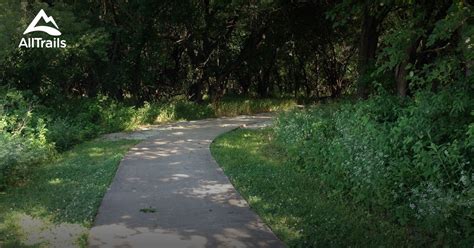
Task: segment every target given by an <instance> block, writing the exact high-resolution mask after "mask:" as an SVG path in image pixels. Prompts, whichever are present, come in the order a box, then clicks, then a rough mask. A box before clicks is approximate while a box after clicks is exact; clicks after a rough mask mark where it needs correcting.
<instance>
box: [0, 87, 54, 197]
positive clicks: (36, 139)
mask: <svg viewBox="0 0 474 248" xmlns="http://www.w3.org/2000/svg"><path fill="white" fill-rule="evenodd" d="M33 106H34V103H33V102H32V101H29V100H28V99H27V98H25V97H24V96H23V95H22V94H21V93H20V92H18V91H4V90H2V91H1V92H0V188H4V187H5V186H6V185H7V184H10V183H16V182H17V181H20V180H22V179H24V178H26V177H27V175H28V173H29V172H30V171H29V169H30V168H31V167H33V166H36V165H38V164H40V163H41V162H44V161H45V160H47V159H49V158H50V157H51V156H52V155H53V154H54V148H53V146H52V145H51V144H49V143H48V142H47V140H46V132H47V130H46V128H45V121H44V119H42V118H40V117H39V116H38V115H37V114H36V113H34V112H33Z"/></svg>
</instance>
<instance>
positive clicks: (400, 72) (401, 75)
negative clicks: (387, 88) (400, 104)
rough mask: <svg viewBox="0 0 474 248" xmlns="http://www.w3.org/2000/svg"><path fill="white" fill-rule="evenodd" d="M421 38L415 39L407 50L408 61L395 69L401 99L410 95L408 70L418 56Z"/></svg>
mask: <svg viewBox="0 0 474 248" xmlns="http://www.w3.org/2000/svg"><path fill="white" fill-rule="evenodd" d="M420 41H421V38H419V37H416V38H414V39H413V41H412V42H411V44H410V45H409V46H408V47H407V49H406V51H405V52H406V55H407V56H406V59H405V60H404V61H402V62H401V63H400V64H398V65H397V67H396V68H395V82H396V86H397V93H398V95H399V96H401V97H406V96H407V95H408V81H407V75H408V71H407V69H406V67H407V65H408V64H410V63H412V62H413V61H414V59H415V56H416V48H417V47H418V45H419V44H420Z"/></svg>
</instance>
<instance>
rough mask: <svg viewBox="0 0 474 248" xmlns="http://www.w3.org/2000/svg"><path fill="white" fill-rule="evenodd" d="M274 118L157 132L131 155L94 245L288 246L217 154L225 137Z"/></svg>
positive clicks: (110, 194)
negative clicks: (214, 145)
mask: <svg viewBox="0 0 474 248" xmlns="http://www.w3.org/2000/svg"><path fill="white" fill-rule="evenodd" d="M270 119H271V116H268V115H261V116H250V117H249V116H246V117H245V116H244V117H235V118H221V119H207V120H201V121H192V122H183V123H177V124H170V125H166V126H162V127H156V128H153V127H152V128H150V129H149V130H148V131H149V133H148V135H149V136H151V137H152V138H149V139H147V140H145V141H144V142H142V143H140V144H139V145H137V146H136V147H134V148H132V150H131V151H130V152H129V153H128V154H127V155H126V156H125V158H124V159H123V160H122V162H121V163H120V166H119V169H118V171H117V174H116V176H115V178H114V180H113V182H112V184H111V186H110V189H109V190H108V191H107V193H106V195H105V197H104V199H103V201H102V204H101V206H100V209H99V212H98V215H97V218H96V221H95V224H94V227H93V228H92V230H91V232H90V235H89V246H90V247H284V245H283V243H282V242H281V241H279V240H278V239H277V238H276V236H275V235H274V234H273V233H272V231H271V230H270V229H269V228H268V227H266V226H265V225H264V224H263V222H262V221H261V220H260V218H259V217H258V216H257V215H256V214H255V213H254V212H253V211H252V210H251V209H250V208H249V206H248V204H247V202H246V201H245V200H244V199H243V198H242V197H241V196H240V195H239V194H238V192H237V191H236V190H235V189H234V187H233V186H232V184H231V183H230V182H229V180H228V178H227V177H226V176H225V175H224V174H223V172H222V170H221V169H220V168H219V166H218V165H217V163H216V162H215V161H214V159H213V158H212V156H211V153H210V150H209V146H210V144H211V142H212V140H213V139H214V138H215V137H217V136H218V135H219V134H221V133H224V132H227V131H230V130H232V129H234V128H236V127H239V126H242V125H246V124H252V123H259V122H264V121H267V122H268V121H269V120H270Z"/></svg>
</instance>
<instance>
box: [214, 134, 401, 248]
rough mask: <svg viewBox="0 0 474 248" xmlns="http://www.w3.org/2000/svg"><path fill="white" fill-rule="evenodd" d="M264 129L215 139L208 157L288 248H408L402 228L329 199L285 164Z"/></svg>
mask: <svg viewBox="0 0 474 248" xmlns="http://www.w3.org/2000/svg"><path fill="white" fill-rule="evenodd" d="M272 144H273V142H271V132H270V131H269V130H258V131H251V130H237V131H234V132H230V133H227V134H225V135H223V136H220V137H219V138H218V139H216V140H215V141H214V143H213V144H212V146H211V150H212V154H213V156H214V157H215V158H216V160H217V161H218V163H219V164H220V165H221V166H222V168H223V169H224V171H225V173H226V175H228V176H229V177H230V179H231V181H232V183H233V184H234V186H235V187H236V188H237V190H238V191H239V192H240V193H241V194H242V195H243V196H244V198H246V200H247V201H248V202H249V204H250V205H251V207H252V208H253V209H255V211H256V212H257V213H258V214H259V215H260V216H261V217H262V219H263V220H264V221H265V222H266V223H267V224H268V225H269V226H270V227H271V229H272V230H273V231H274V232H275V233H276V235H277V236H278V237H279V238H280V239H281V240H283V241H284V242H285V243H286V244H287V245H288V246H290V247H327V246H330V247H341V246H342V247H344V246H355V247H367V246H370V247H374V246H377V247H380V246H387V247H398V246H408V245H409V242H410V241H409V240H408V239H406V236H407V234H406V230H405V229H403V228H401V227H399V226H396V225H394V224H392V223H390V222H389V221H385V220H384V218H383V217H381V216H375V215H371V214H370V213H369V212H368V211H366V209H363V208H361V207H359V206H355V205H353V204H351V203H350V202H349V201H346V200H345V199H343V198H342V199H338V200H337V199H329V198H328V197H327V196H326V193H325V192H326V190H327V188H326V187H325V185H324V184H322V183H321V182H320V181H318V180H315V179H314V177H312V176H311V175H310V174H308V173H303V172H301V171H298V170H294V168H292V167H291V166H287V165H286V161H287V158H286V157H285V155H284V154H285V153H284V152H283V150H282V149H281V148H279V147H278V146H276V145H272Z"/></svg>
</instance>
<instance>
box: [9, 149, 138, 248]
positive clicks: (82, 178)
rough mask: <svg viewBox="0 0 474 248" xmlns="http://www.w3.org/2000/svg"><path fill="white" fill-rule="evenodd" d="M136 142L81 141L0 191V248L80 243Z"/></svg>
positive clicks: (57, 245)
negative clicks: (122, 162) (81, 142)
mask: <svg viewBox="0 0 474 248" xmlns="http://www.w3.org/2000/svg"><path fill="white" fill-rule="evenodd" d="M136 143H137V141H130V140H127V141H102V140H93V141H89V142H85V143H83V144H81V145H78V146H76V147H74V148H73V149H72V150H70V151H68V152H66V153H63V154H61V156H60V157H59V158H58V159H57V160H55V161H54V162H52V163H48V164H44V165H42V166H39V167H36V168H34V169H32V170H31V174H30V175H29V177H28V178H29V179H28V180H27V181H26V182H24V183H23V185H20V186H17V187H10V188H8V189H7V190H6V191H4V192H0V247H23V246H35V247H41V246H45V247H52V246H54V247H70V246H71V245H81V244H82V245H85V242H86V235H87V230H88V228H89V227H90V226H91V224H92V222H93V219H94V217H95V214H96V211H97V209H98V207H99V205H100V201H101V200H102V197H103V195H104V193H105V191H106V189H107V187H108V186H109V184H110V182H111V180H112V178H113V176H114V174H115V171H116V169H117V166H118V164H119V162H120V160H121V159H122V157H123V156H124V154H125V152H126V151H127V150H128V149H129V148H130V147H131V146H133V145H135V144H136Z"/></svg>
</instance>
